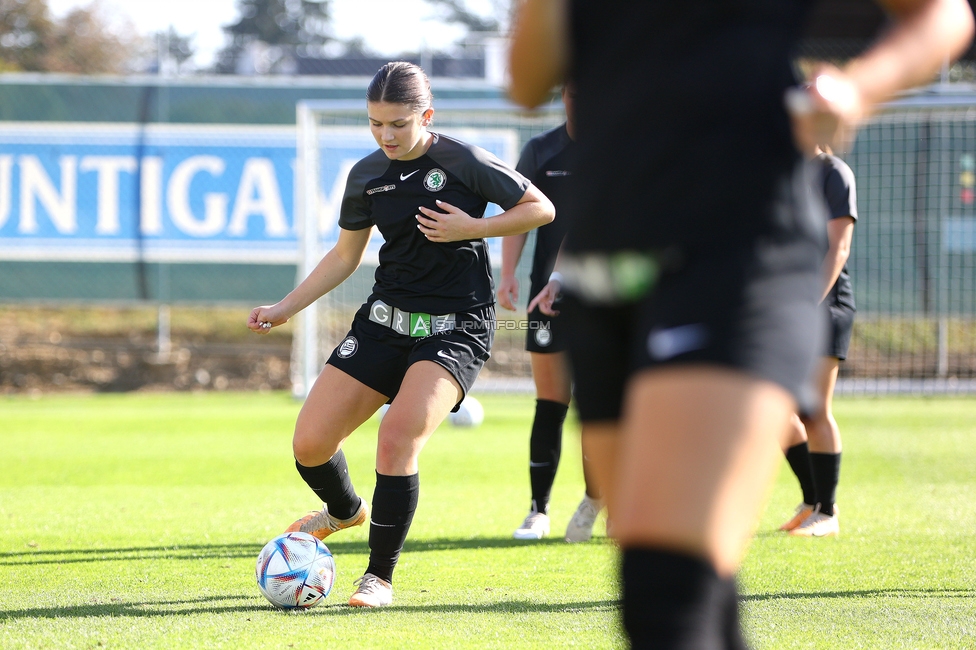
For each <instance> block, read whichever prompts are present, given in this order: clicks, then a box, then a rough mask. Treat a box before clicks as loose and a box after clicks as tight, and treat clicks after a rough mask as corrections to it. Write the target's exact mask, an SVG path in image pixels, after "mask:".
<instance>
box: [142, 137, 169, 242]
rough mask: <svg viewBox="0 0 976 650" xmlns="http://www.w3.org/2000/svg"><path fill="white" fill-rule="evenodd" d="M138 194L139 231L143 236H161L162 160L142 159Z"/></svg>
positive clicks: (150, 157) (155, 158)
mask: <svg viewBox="0 0 976 650" xmlns="http://www.w3.org/2000/svg"><path fill="white" fill-rule="evenodd" d="M139 194H140V197H139V200H140V204H141V205H140V206H139V229H140V231H141V232H142V234H143V235H161V234H163V159H162V158H160V157H159V156H146V157H145V158H143V159H142V178H141V180H140V185H139Z"/></svg>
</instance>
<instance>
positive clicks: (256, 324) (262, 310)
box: [247, 305, 288, 334]
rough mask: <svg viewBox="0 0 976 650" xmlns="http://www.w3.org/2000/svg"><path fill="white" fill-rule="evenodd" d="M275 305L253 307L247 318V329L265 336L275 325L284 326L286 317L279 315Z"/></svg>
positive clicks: (286, 320)
mask: <svg viewBox="0 0 976 650" xmlns="http://www.w3.org/2000/svg"><path fill="white" fill-rule="evenodd" d="M276 307H277V305H265V306H263V307H255V308H254V309H252V310H251V315H250V316H248V317H247V328H248V329H249V330H251V331H252V332H257V333H258V334H267V333H268V332H270V331H271V328H272V327H274V326H276V325H284V324H285V323H287V322H288V317H287V316H285V315H284V314H281V313H279V311H280V310H278V309H276Z"/></svg>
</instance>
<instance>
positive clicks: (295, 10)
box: [217, 0, 333, 73]
mask: <svg viewBox="0 0 976 650" xmlns="http://www.w3.org/2000/svg"><path fill="white" fill-rule="evenodd" d="M329 1H330V0H238V11H239V12H240V18H239V19H238V21H237V22H236V23H233V24H231V25H227V26H225V27H224V31H225V32H226V33H227V34H228V36H229V37H230V39H231V42H230V43H229V44H228V46H227V47H225V48H224V49H223V51H221V53H220V55H219V57H218V63H217V71H218V72H224V73H229V72H238V71H240V70H239V68H240V67H241V65H240V64H241V62H242V61H241V59H242V57H244V56H245V53H248V54H249V55H250V56H251V57H255V56H259V55H260V56H261V57H263V58H264V61H263V62H254V66H253V67H254V69H255V71H257V72H282V71H284V67H285V66H286V65H287V63H288V62H289V61H290V60H293V59H294V58H295V57H296V56H314V55H317V54H321V52H322V50H323V48H324V47H325V45H326V44H327V43H329V42H330V41H332V40H333V39H332V36H331V32H330V29H329V22H330V19H331V15H330V13H329Z"/></svg>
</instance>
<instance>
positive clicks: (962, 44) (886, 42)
mask: <svg viewBox="0 0 976 650" xmlns="http://www.w3.org/2000/svg"><path fill="white" fill-rule="evenodd" d="M878 4H880V5H881V6H883V7H884V8H885V9H886V10H887V11H888V12H889V13H890V14H891V15H892V16H893V17H894V18H895V24H894V26H893V27H892V29H890V30H889V31H888V32H887V33H886V34H885V36H883V37H882V38H881V39H880V40H879V41H878V42H877V43H876V44H875V45H874V46H873V47H872V48H871V49H869V50H868V51H867V52H865V53H864V54H862V55H861V56H859V57H857V58H855V59H852V60H851V61H850V62H849V63H848V64H847V65H845V66H844V67H843V68H842V69H838V68H835V67H833V66H830V65H824V66H821V67H820V68H819V69H818V70H817V72H816V73H815V74H814V79H813V83H812V84H811V85H810V87H809V89H808V91H807V92H806V93H794V94H793V95H792V96H790V97H789V98H788V101H787V103H788V106H789V108H790V111H791V113H792V114H793V119H794V136H795V139H796V141H797V144H798V145H799V146H800V148H801V149H804V150H809V149H810V148H811V147H812V146H813V145H815V144H821V143H827V144H830V145H843V144H844V143H845V142H847V141H849V140H850V138H851V137H852V136H853V133H854V130H856V129H857V127H858V125H859V124H860V122H861V121H862V120H863V119H864V118H865V117H866V116H868V115H870V114H871V113H872V111H873V110H874V109H875V107H876V106H877V105H878V104H880V103H882V102H884V101H887V100H889V99H891V97H893V96H894V95H895V94H896V93H898V92H899V91H902V90H905V89H908V88H911V87H913V86H917V85H919V84H923V83H926V82H928V81H929V80H931V79H932V76H933V75H934V74H935V73H936V72H937V71H938V70H939V67H940V66H942V65H943V64H944V63H945V62H946V61H951V60H953V59H955V58H956V57H958V56H959V55H960V54H961V53H962V52H963V51H964V50H965V49H966V47H967V46H968V45H969V43H970V41H971V40H972V38H973V14H972V11H971V9H970V7H969V4H968V3H967V2H966V1H965V0H878Z"/></svg>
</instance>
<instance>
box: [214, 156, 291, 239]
mask: <svg viewBox="0 0 976 650" xmlns="http://www.w3.org/2000/svg"><path fill="white" fill-rule="evenodd" d="M255 192H256V194H257V196H255ZM252 214H256V215H261V216H262V217H264V232H265V234H267V235H268V236H269V237H284V236H286V235H287V234H288V223H287V220H286V219H285V206H284V205H282V203H281V190H280V189H279V188H278V179H277V177H276V176H275V169H274V163H273V162H271V160H269V159H268V158H248V159H247V162H245V163H244V171H243V172H242V173H241V183H240V185H239V186H238V187H237V198H236V199H234V212H233V214H232V215H231V217H230V225H229V226H228V227H227V233H228V234H230V235H246V234H247V218H248V217H249V216H251V215H252Z"/></svg>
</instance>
